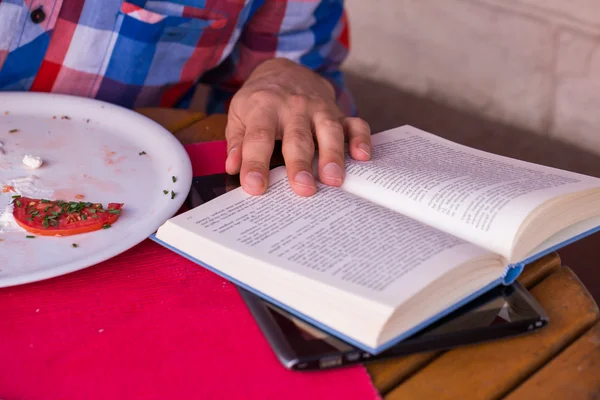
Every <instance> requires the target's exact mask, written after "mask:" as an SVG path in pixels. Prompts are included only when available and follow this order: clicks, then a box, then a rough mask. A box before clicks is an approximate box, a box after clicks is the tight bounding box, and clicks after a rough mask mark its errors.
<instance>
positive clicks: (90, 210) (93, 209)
mask: <svg viewBox="0 0 600 400" xmlns="http://www.w3.org/2000/svg"><path fill="white" fill-rule="evenodd" d="M88 212H91V213H92V214H96V209H95V208H90V209H89V210H88Z"/></svg>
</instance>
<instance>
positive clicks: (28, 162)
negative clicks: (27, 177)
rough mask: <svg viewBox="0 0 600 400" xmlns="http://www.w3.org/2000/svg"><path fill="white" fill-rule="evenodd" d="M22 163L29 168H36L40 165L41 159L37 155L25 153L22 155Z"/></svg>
mask: <svg viewBox="0 0 600 400" xmlns="http://www.w3.org/2000/svg"><path fill="white" fill-rule="evenodd" d="M23 164H25V166H27V167H29V168H31V169H38V168H39V167H41V166H42V164H43V161H42V159H41V158H39V157H34V156H31V155H29V154H25V157H23Z"/></svg>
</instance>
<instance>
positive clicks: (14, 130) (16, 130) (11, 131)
mask: <svg viewBox="0 0 600 400" xmlns="http://www.w3.org/2000/svg"><path fill="white" fill-rule="evenodd" d="M17 132H19V130H18V129H11V130H10V131H8V133H17Z"/></svg>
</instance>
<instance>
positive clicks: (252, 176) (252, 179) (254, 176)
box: [244, 172, 265, 189]
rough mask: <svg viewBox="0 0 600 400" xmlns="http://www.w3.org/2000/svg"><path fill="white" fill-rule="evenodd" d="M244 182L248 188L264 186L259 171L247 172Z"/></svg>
mask: <svg viewBox="0 0 600 400" xmlns="http://www.w3.org/2000/svg"><path fill="white" fill-rule="evenodd" d="M244 184H245V185H246V186H247V187H248V188H249V189H262V188H263V187H264V186H265V180H264V179H263V177H262V175H261V174H260V173H259V172H248V173H247V174H246V178H245V179H244Z"/></svg>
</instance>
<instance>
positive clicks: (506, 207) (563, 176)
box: [343, 126, 600, 259]
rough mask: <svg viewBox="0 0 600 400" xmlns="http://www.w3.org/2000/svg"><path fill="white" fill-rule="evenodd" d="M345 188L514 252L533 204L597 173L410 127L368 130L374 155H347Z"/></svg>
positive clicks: (586, 184)
mask: <svg viewBox="0 0 600 400" xmlns="http://www.w3.org/2000/svg"><path fill="white" fill-rule="evenodd" d="M346 170H347V173H346V181H345V183H344V186H343V188H344V189H345V190H347V191H349V192H351V193H355V194H357V195H359V196H362V197H364V198H366V199H369V200H371V201H373V202H376V203H378V204H380V205H383V206H385V207H389V208H391V209H393V210H396V211H398V212H400V213H403V214H405V215H408V216H411V217H413V218H415V219H417V220H419V221H422V222H425V223H426V224H429V225H431V226H434V227H436V228H438V229H441V230H444V231H445V232H448V233H451V234H453V235H456V236H458V237H460V238H462V239H464V240H467V241H469V242H471V243H475V244H477V245H479V246H482V247H485V248H487V249H489V250H490V251H493V252H497V253H498V254H501V255H503V256H504V257H506V258H507V259H510V258H511V252H512V243H513V240H514V237H515V235H516V233H517V231H518V230H519V227H520V226H521V223H522V222H523V221H524V219H525V218H526V217H527V215H529V213H531V212H532V211H533V210H534V209H535V208H536V207H537V206H539V205H540V204H542V203H544V202H545V201H547V200H550V199H552V198H554V197H557V196H559V195H562V194H567V193H572V192H578V191H582V190H586V189H589V188H594V187H600V180H599V179H596V178H591V177H587V176H583V175H579V174H575V173H572V172H567V171H561V170H557V169H553V168H549V167H545V166H541V165H535V164H531V163H527V162H524V161H520V160H514V159H510V158H506V157H502V156H498V155H495V154H490V153H485V152H483V151H479V150H476V149H472V148H469V147H466V146H462V145H459V144H457V143H453V142H450V141H448V140H445V139H443V138H440V137H437V136H434V135H432V134H429V133H427V132H424V131H421V130H418V129H416V128H413V127H410V126H407V127H401V128H397V129H394V130H391V131H387V132H383V133H380V134H377V135H374V136H373V154H372V160H371V161H368V162H359V161H354V160H352V159H348V160H347V163H346Z"/></svg>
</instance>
